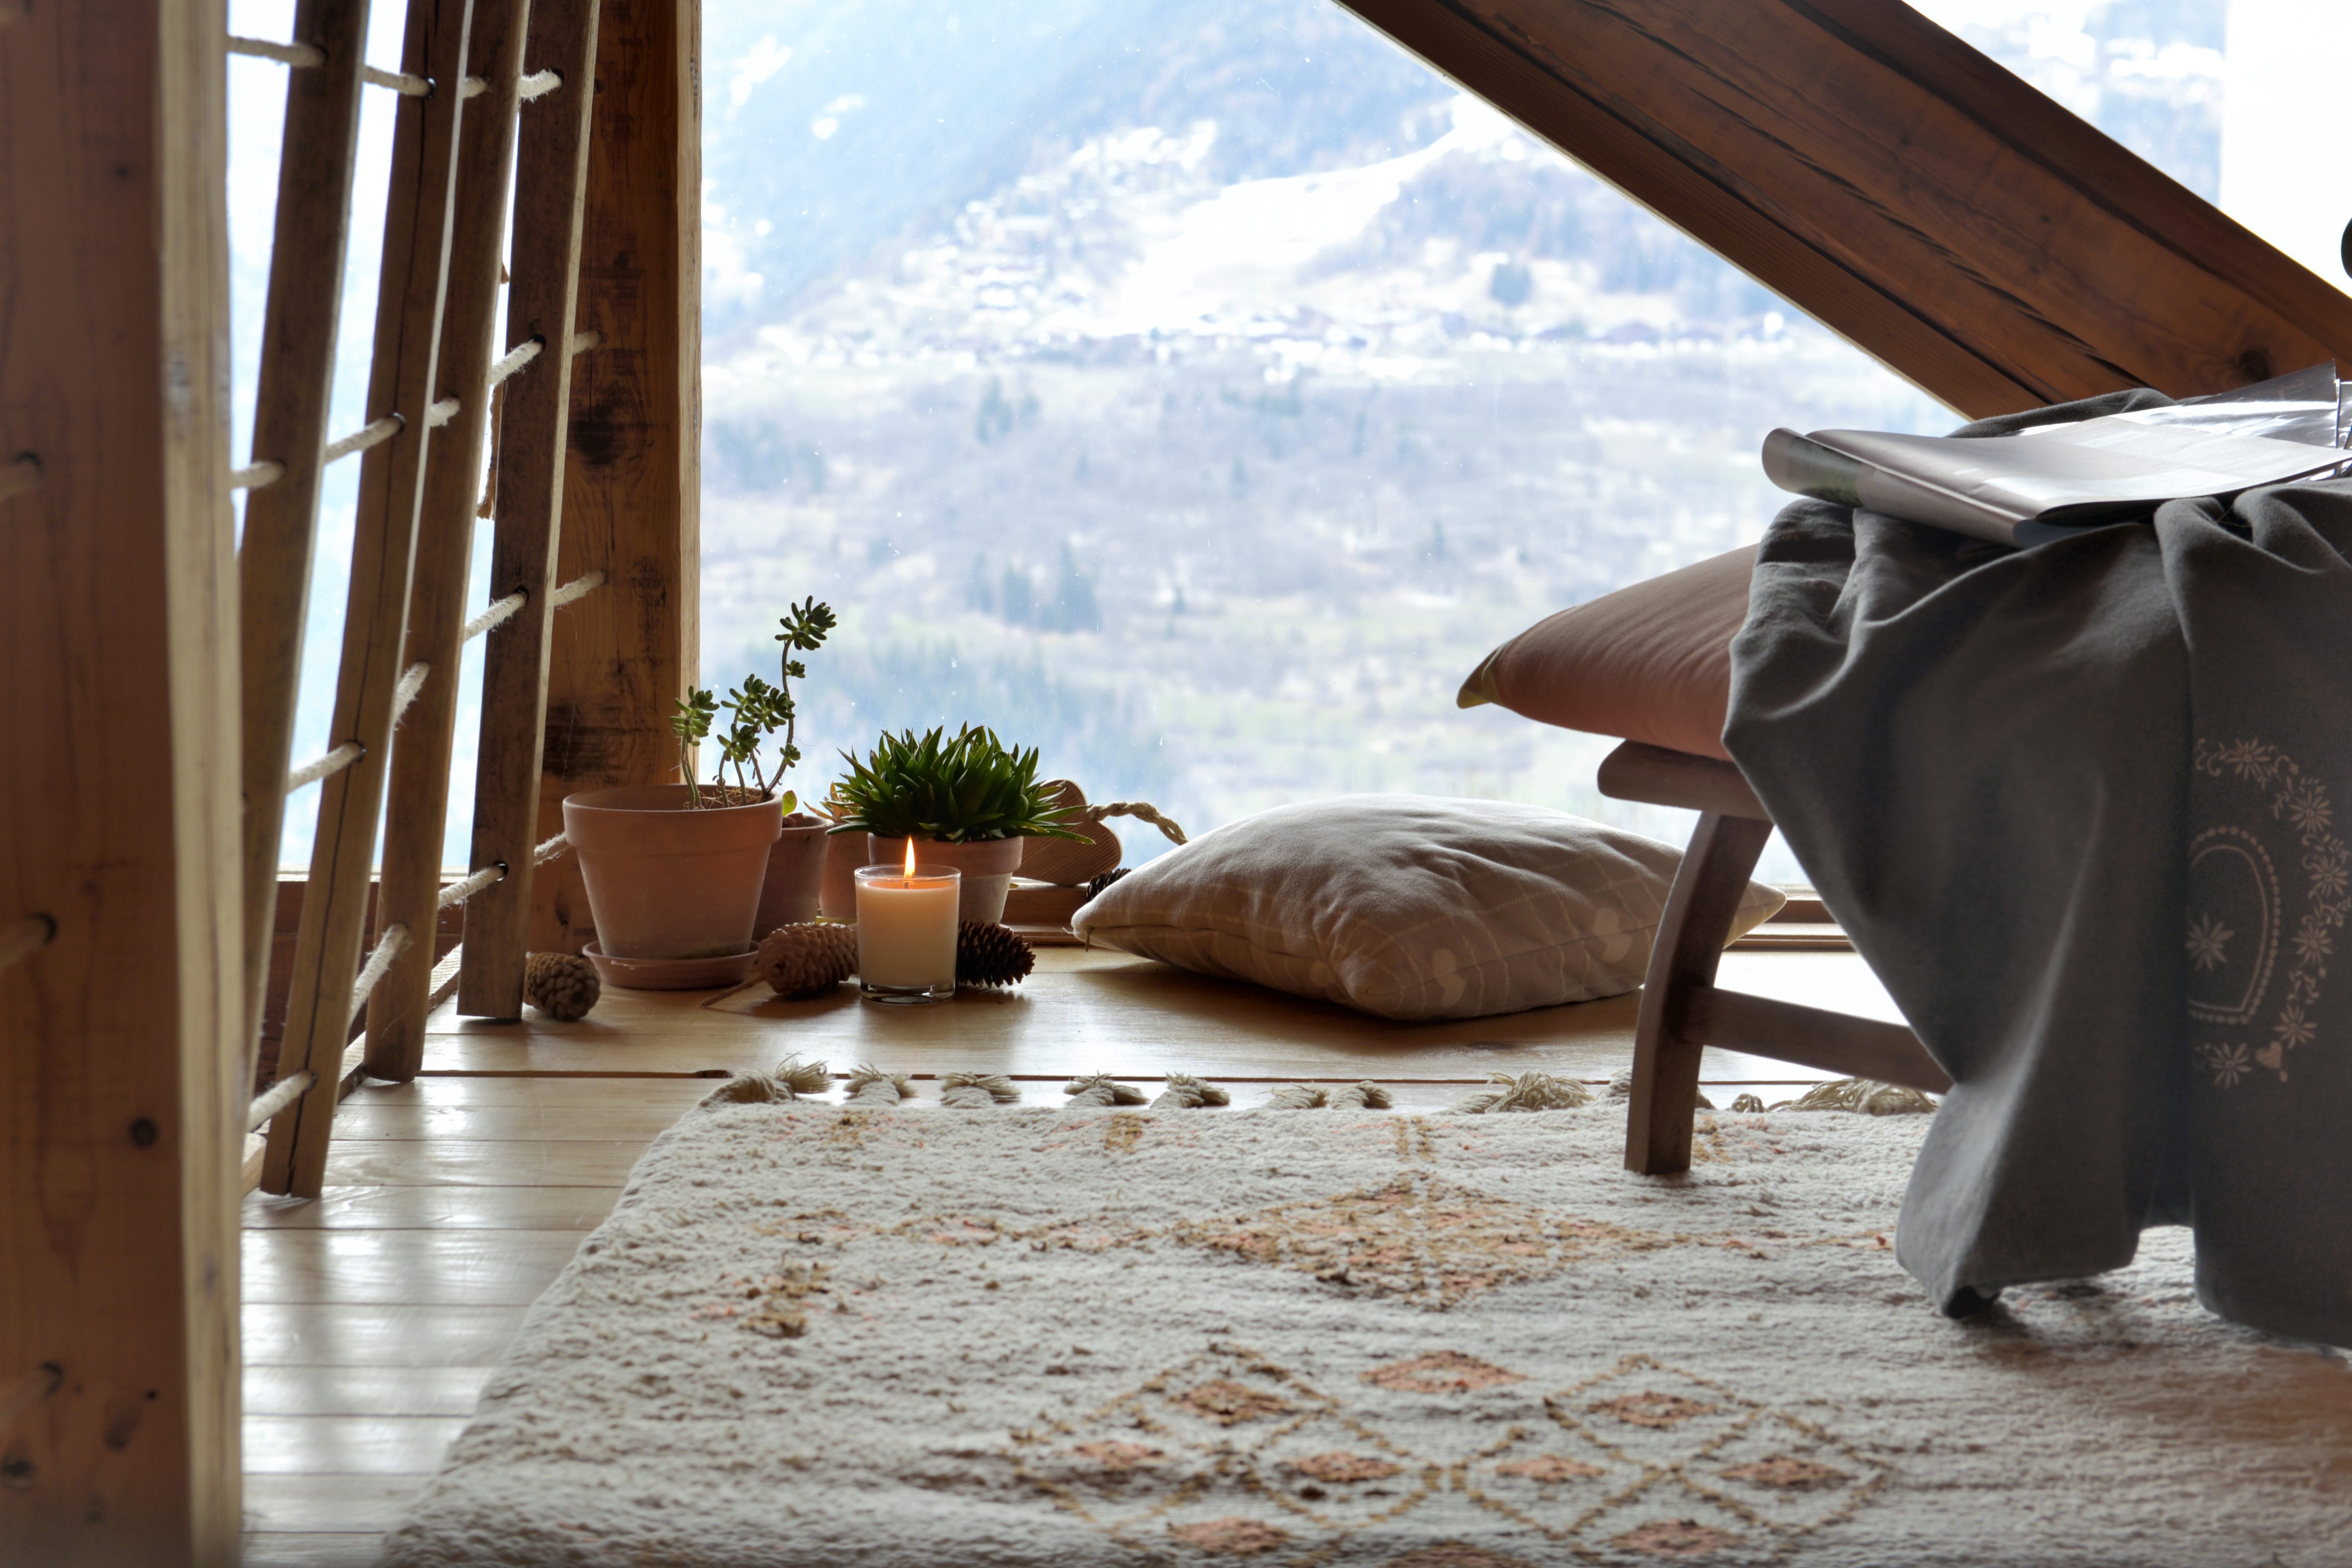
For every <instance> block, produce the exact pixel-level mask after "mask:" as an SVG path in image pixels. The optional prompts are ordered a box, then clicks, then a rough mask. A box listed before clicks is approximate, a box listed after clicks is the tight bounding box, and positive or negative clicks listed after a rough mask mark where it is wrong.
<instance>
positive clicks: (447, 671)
mask: <svg viewBox="0 0 2352 1568" xmlns="http://www.w3.org/2000/svg"><path fill="white" fill-rule="evenodd" d="M529 18H530V0H476V4H475V6H474V33H473V38H472V41H471V42H470V43H468V44H467V56H466V58H467V68H468V69H469V70H471V71H472V72H473V73H474V74H475V75H477V76H479V77H481V78H482V79H483V80H485V81H486V82H488V84H489V86H488V89H487V90H485V91H484V92H483V93H482V94H481V95H480V96H479V97H478V98H477V99H475V100H473V102H472V103H470V104H468V105H467V112H466V116H465V122H464V125H463V127H462V128H461V130H460V131H459V132H458V137H457V208H456V214H457V216H456V221H455V223H454V225H453V228H452V235H451V238H450V243H449V287H448V290H447V298H446V300H445V301H444V304H443V309H442V317H441V353H440V360H439V363H438V365H437V366H436V376H437V378H438V379H437V383H436V384H437V385H438V387H439V391H438V392H437V393H436V396H444V397H455V398H456V399H457V417H456V418H455V419H454V420H452V421H451V422H450V424H449V426H448V427H447V428H446V429H444V430H443V431H442V432H441V433H440V435H439V436H438V437H437V438H436V439H435V441H434V443H433V447H432V451H431V454H430V457H429V458H428V459H427V462H426V464H425V496H424V502H423V505H422V506H421V507H420V508H419V510H418V512H417V521H416V561H415V570H414V572H413V573H412V574H411V577H410V583H409V594H408V643H407V652H406V654H405V655H404V659H403V662H404V665H415V664H423V665H425V667H426V668H428V669H430V670H431V671H432V674H431V675H430V676H429V677H428V678H427V679H426V680H425V685H424V687H423V688H422V689H420V690H419V691H418V692H417V694H416V700H415V701H414V702H413V703H411V704H410V705H409V709H408V712H407V715H406V717H404V718H403V719H402V720H401V721H400V728H399V731H398V732H397V733H396V734H395V735H394V739H393V747H392V772H391V777H390V780H389V783H388V785H387V787H388V789H389V792H390V793H389V796H388V799H389V803H390V804H389V806H388V808H387V809H386V811H385V813H384V828H383V890H382V893H381V896H380V897H379V898H378V900H377V908H378V909H379V910H381V911H382V914H381V918H380V919H379V920H378V921H377V924H378V926H379V927H384V926H391V925H403V926H405V927H407V928H408V929H409V930H410V931H415V932H418V933H420V934H421V933H423V932H425V931H430V930H432V929H433V924H434V921H435V919H436V916H437V913H438V911H439V908H440V905H439V902H438V900H439V897H440V892H441V843H442V838H443V836H444V833H445V831H446V828H447V826H448V821H449V753H450V750H451V742H452V740H453V739H454V738H455V735H456V731H457V669H458V663H459V660H460V658H462V656H463V654H464V651H465V641H466V636H465V628H466V611H467V605H466V578H467V571H468V569H469V568H470V567H471V566H472V564H473V560H474V513H475V510H477V508H478V505H479V504H480V495H481V486H482V455H483V450H484V448H485V447H486V445H487V444H488V434H489V427H490V399H491V393H490V383H489V373H490V357H491V342H492V341H493V339H494V338H495V337H496V335H497V331H498V324H499V252H500V251H501V249H503V247H504V242H505V239H506V226H507V173H508V169H509V165H511V163H513V161H514V148H515V115H516V111H517V110H518V109H520V107H521V103H520V99H519V98H518V96H517V83H518V82H519V80H520V78H521V74H522V73H521V65H522V45H523V35H524V32H525V30H526V28H527V27H528V26H529ZM548 357H549V356H547V355H545V354H542V355H541V358H540V361H539V363H533V364H527V365H525V366H524V367H523V368H522V370H521V371H520V373H518V374H521V375H524V376H531V375H537V374H545V373H546V372H547V371H548V370H549V369H550V368H551V365H550V364H549V363H548ZM471 869H478V867H477V868H471ZM435 958H436V954H435V952H433V944H432V943H430V942H414V943H412V944H411V945H410V946H409V948H408V950H407V951H406V952H404V953H402V954H401V955H400V956H399V957H398V958H395V959H394V960H393V961H392V967H391V969H389V970H387V971H386V972H385V973H384V977H383V981H382V982H381V983H380V984H378V985H377V986H376V988H375V992H374V994H373V995H371V996H370V997H369V998H368V1008H367V1013H368V1044H367V1068H368V1073H369V1075H370V1076H371V1077H373V1078H380V1079H388V1080H390V1081H393V1082H400V1083H404V1082H406V1081H407V1080H408V1079H412V1078H415V1076H416V1068H417V1066H418V1064H419V1063H421V1062H422V1061H423V1060H424V1059H425V1014H426V1013H428V1012H430V1011H431V1010H432V1003H431V1001H430V993H431V991H432V988H433V965H434V961H435Z"/></svg>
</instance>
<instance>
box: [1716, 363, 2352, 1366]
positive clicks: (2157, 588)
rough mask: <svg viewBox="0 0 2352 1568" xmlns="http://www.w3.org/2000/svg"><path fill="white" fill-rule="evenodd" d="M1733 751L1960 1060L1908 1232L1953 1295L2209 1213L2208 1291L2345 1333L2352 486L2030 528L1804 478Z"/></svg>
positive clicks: (2299, 488)
mask: <svg viewBox="0 0 2352 1568" xmlns="http://www.w3.org/2000/svg"><path fill="white" fill-rule="evenodd" d="M2163 401H2164V399H2163V398H2162V397H2161V396H2160V395H2158V394H2156V393H2152V392H2135V393H2122V394H2116V395H2112V396H2109V397H2105V398H2098V399H2094V400H2091V401H2089V402H2085V403H2078V404H2073V405H2065V406H2063V407H2060V408H2053V409H2043V410H2040V411H2037V412H2036V413H2034V414H2030V415H2021V416H2011V417H2010V418H2006V419H2000V420H1987V421H1983V422H1981V423H1979V424H1977V425H1973V426H1968V427H1967V428H1966V429H1965V430H1964V431H1962V432H1961V433H1962V434H1965V435H1998V434H2003V433H2007V432H2010V431H2013V430H2016V429H2018V428H2021V427H2022V426H2026V425H2031V424H2039V423H2046V422H2049V421H2051V420H2053V419H2068V418H2084V417H2089V416H2093V415H2097V414H2108V413H2116V412H2121V411H2123V410H2125V409H2128V408H2134V407H2141V406H2147V405H2156V404H2160V403H2162V402H2163ZM1724 739H1725V742H1726V744H1727V746H1728V748H1729V750H1730V752H1731V753H1732V755H1733V756H1734V757H1735V758H1737V759H1738V763H1739V766H1740V768H1741V771H1742V772H1744V773H1746V774H1747V775H1748V780H1749V782H1750V783H1751V784H1753V785H1754V786H1755V789H1756V792H1757V794H1758V795H1759V796H1760V797H1761V798H1762V799H1763V801H1764V803H1765V805H1767V806H1768V807H1769V808H1770V810H1771V813H1772V816H1773V818H1774V820H1775V821H1777V822H1778V823H1779V824H1780V828H1781V830H1782V832H1783V833H1784V834H1785V835H1786V836H1787V837H1788V840H1789V843H1790V847H1792V848H1793V849H1794V850H1795V852H1796V855H1797V858H1798V859H1799V860H1800V862H1801V863H1802V865H1803V866H1804V868H1805V869H1806V871H1807V872H1808V873H1809V874H1810V875H1811V878H1812V879H1813V882H1814V885H1815V886H1816V887H1817V888H1818V889H1820V890H1821V892H1822V897H1823V898H1824V899H1825V900H1826V901H1827V902H1828V904H1829V907H1830V909H1831V910H1832V911H1833V912H1834V913H1835V914H1836V916H1837V917H1838V919H1839V920H1840V921H1843V923H1844V925H1845V927H1846V929H1847V931H1849V932H1850V933H1851V934H1852V936H1853V942H1854V945H1855V946H1856V948H1857V949H1859V950H1860V951H1861V952H1862V953H1863V955H1864V957H1865V958H1866V959H1868V961H1869V963H1870V964H1871V967H1872V968H1873V969H1874V970H1875V971H1876V972H1877V973H1878V975H1879V976H1880V978H1881V979H1882V980H1883V981H1884V982H1885V985H1886V987H1887V989H1888V991H1889V992H1890V993H1891V994H1893V995H1894V998H1895V1002H1896V1003H1897V1004H1898V1005H1900V1006H1901V1007H1902V1009H1903V1012H1904V1015H1905V1016H1906V1017H1907V1018H1908V1019H1909V1020H1910V1021H1911V1023H1912V1025H1913V1026H1914V1027H1915V1028H1916V1030H1917V1031H1918V1033H1919V1036H1920V1038H1921V1039H1922V1040H1923V1041H1924V1042H1925V1043H1926V1045H1927V1048H1928V1050H1929V1051H1931V1052H1932V1053H1933V1054H1934V1055H1935V1057H1936V1058H1937V1061H1938V1062H1940V1063H1941V1064H1942V1065H1943V1067H1944V1068H1945V1070H1946V1071H1948V1073H1950V1075H1951V1076H1952V1079H1953V1081H1954V1084H1955V1087H1954V1089H1953V1090H1952V1093H1951V1096H1950V1098H1949V1100H1948V1102H1947V1103H1946V1105H1945V1107H1944V1110H1943V1111H1942V1112H1941V1114H1939V1115H1938V1116H1937V1118H1936V1124H1935V1127H1934V1130H1933V1131H1932V1132H1931V1133H1930V1134H1929V1136H1928V1138H1927V1142H1926V1144H1925V1146H1924V1147H1923V1149H1922V1151H1921V1152H1920V1155H1919V1160H1918V1163H1917V1165H1916V1167H1915V1169H1914V1171H1913V1173H1912V1176H1911V1181H1910V1185H1909V1188H1908V1190H1907V1192H1906V1196H1905V1199H1904V1205H1903V1214H1902V1224H1901V1226H1900V1228H1899V1231H1898V1233H1897V1252H1898V1256H1899V1257H1900V1258H1901V1260H1902V1262H1903V1265H1904V1266H1905V1267H1906V1268H1908V1269H1909V1270H1910V1271H1911V1272H1912V1273H1913V1274H1914V1275H1916V1277H1917V1278H1918V1279H1920V1280H1921V1282H1922V1283H1923V1284H1925V1285H1926V1286H1927V1289H1929V1291H1930V1292H1931V1293H1932V1294H1934V1295H1935V1297H1936V1298H1937V1300H1940V1301H1941V1302H1943V1303H1944V1305H1945V1307H1946V1309H1947V1310H1952V1311H1960V1310H1968V1309H1969V1307H1971V1306H1972V1305H1973V1304H1975V1303H1976V1302H1977V1301H1978V1300H1981V1299H1982V1298H1984V1297H1987V1296H1990V1294H1992V1293H1993V1292H1994V1291H1995V1290H1997V1289H1999V1288H2000V1287H2002V1286H2007V1285H2014V1284H2021V1283H2024V1282H2027V1281H2032V1280H2048V1279H2076V1278H2083V1277H2086V1276H2090V1275H2094V1274H2098V1273H2101V1272H2103V1271H2105V1270H2107V1269H2111V1268H2117V1267H2120V1266H2121V1265H2123V1264H2125V1263H2126V1262H2128V1261H2129V1260H2130V1259H2131V1258H2132V1256H2133V1253H2134V1249H2135V1248H2136V1247H2137V1243H2138V1237H2139V1233H2140V1231H2141V1230H2142V1229H2143V1228H2144V1227H2146V1226H2153V1225H2168V1224H2187V1225H2191V1226H2194V1227H2195V1233H2196V1250H2197V1289H2198V1293H2199V1296H2200V1299H2201V1300H2203V1301H2204V1303H2205V1304H2206V1305H2207V1306H2208V1307H2210V1309H2211V1310H2214V1311H2216V1312H2219V1313H2221V1315H2222V1316H2223V1317H2226V1318H2230V1319H2232V1320H2234V1321H2239V1322H2242V1323H2246V1324H2249V1325H2251V1326H2253V1327H2256V1328H2261V1329H2266V1330H2270V1331H2274V1332H2279V1333H2284V1334H2291V1335H2295V1336H2298V1337H2302V1338H2306V1339H2313V1340H2318V1341H2322V1342H2329V1343H2333V1344H2337V1345H2352V952H2347V953H2343V954H2339V953H2338V952H2337V951H2336V950H2337V947H2338V945H2339V944H2341V943H2342V942H2344V941H2345V940H2346V938H2345V932H2344V921H2345V914H2346V910H2347V903H2352V895H2348V894H2347V875H2352V872H2347V842H2346V839H2347V832H2352V483H2346V482H2342V481H2337V482H2330V483H2324V484H2301V485H2289V486H2280V487H2277V488H2274V489H2262V490H2253V491H2250V492H2248V493H2247V494H2245V495H2243V496H2242V497H2240V498H2239V499H2238V500H2237V501H2236V503H2235V504H2234V505H2232V506H2229V507H2224V506H2223V505H2222V504H2221V502H2219V501H2215V500H2189V501H2178V502H2174V503H2171V504H2169V505H2167V506H2165V507H2163V508H2162V509H2160V510H2158V511H2157V512H2156V513H2155V515H2154V518H2153V520H2152V521H2142V522H2137V523H2127V524H2122V525H2117V526H2113V527H2107V528H2099V529H2092V530H2085V531H2080V532H2079V533H2077V534H2075V535H2074V536H2073V537H2069V538H2065V539H2062V540H2059V541H2056V542H2050V543H2045V544H2042V545H2039V546H2037V547H2034V548H2032V549H2026V550H2018V551H2011V550H2006V549H2002V548H2000V547H1997V546H1991V545H1986V544H1982V543H1979V542H1974V541H1970V540H1968V539H1964V538H1962V537H1960V536H1958V535H1957V534H1952V533H1948V532H1945V531H1940V530H1937V529H1934V528H1928V527H1924V526H1921V525H1918V524H1914V523H1908V522H1904V521H1898V520H1895V519H1893V518H1888V517H1883V516H1879V515H1877V514H1875V513H1873V512H1869V511H1853V510H1847V509H1845V508H1842V507H1836V506H1832V505H1828V504H1825V503H1822V502H1818V501H1800V502H1798V503H1797V504H1795V505H1793V506H1790V508H1788V509H1787V510H1785V511H1783V512H1782V513H1781V514H1780V517H1779V518H1778V519H1777V520H1775V521H1774V522H1773V524H1772V527H1771V530H1770V531H1769V533H1768V534H1767V535H1766V536H1765V540H1764V543H1763V546H1762V548H1761V551H1760V552H1759V557H1758V562H1757V567H1756V574H1755V579H1754V583H1753V585H1752V587H1751V589H1750V598H1749V605H1748V622H1747V625H1746V626H1745V627H1744V628H1743V629H1742V630H1741V632H1740V634H1739V636H1738V639H1737V640H1736V641H1735V642H1734V643H1733V644H1732V690H1731V708H1730V717H1729V721H1728V723H1727V726H1726V728H1725V731H1724ZM2338 971H2342V973H2338Z"/></svg>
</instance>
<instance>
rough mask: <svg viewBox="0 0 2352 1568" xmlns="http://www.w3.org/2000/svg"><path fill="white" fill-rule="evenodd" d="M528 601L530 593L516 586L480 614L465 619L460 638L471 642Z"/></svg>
mask: <svg viewBox="0 0 2352 1568" xmlns="http://www.w3.org/2000/svg"><path fill="white" fill-rule="evenodd" d="M529 603H530V595H529V594H526V593H524V592H523V591H522V590H521V589H520V588H517V589H516V590H515V591H514V592H513V593H511V594H509V595H507V596H506V597H505V598H503V599H500V600H499V601H498V602H497V603H496V604H494V605H491V606H490V607H489V608H488V609H487V610H484V611H483V612H482V613H481V614H480V615H478V616H475V617H474V618H473V619H472V620H470V621H467V623H466V632H465V636H464V637H462V638H461V639H460V640H461V641H465V642H472V641H473V640H474V639H475V638H476V637H480V636H481V635H482V634H483V633H484V632H486V631H488V630H489V629H490V628H491V627H492V626H497V625H498V624H499V622H500V621H503V620H505V619H506V618H507V617H508V616H511V615H513V614H514V613H515V612H516V611H517V610H520V609H521V608H522V607H523V606H524V605H528V604H529Z"/></svg>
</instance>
